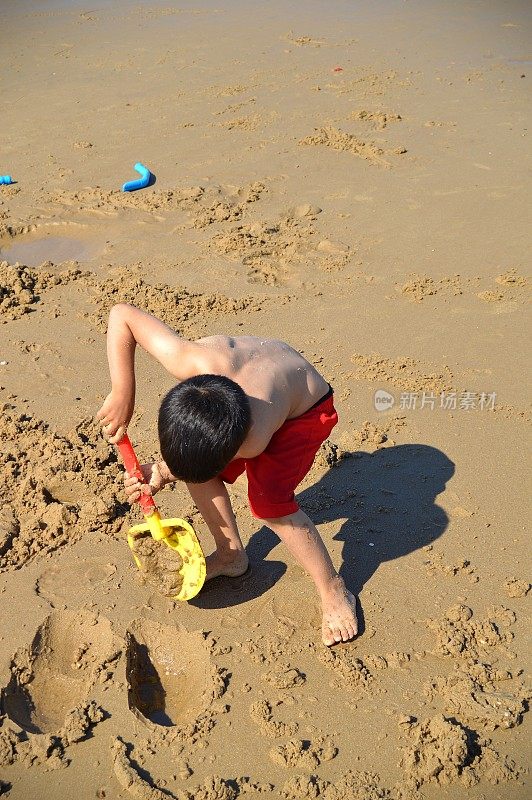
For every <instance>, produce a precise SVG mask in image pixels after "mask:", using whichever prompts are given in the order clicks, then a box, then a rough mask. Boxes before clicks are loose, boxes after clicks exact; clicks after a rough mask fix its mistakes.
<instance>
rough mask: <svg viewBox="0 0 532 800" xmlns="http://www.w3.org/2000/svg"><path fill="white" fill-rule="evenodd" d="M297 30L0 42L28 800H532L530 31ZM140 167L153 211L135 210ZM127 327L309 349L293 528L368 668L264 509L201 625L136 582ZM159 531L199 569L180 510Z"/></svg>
mask: <svg viewBox="0 0 532 800" xmlns="http://www.w3.org/2000/svg"><path fill="white" fill-rule="evenodd" d="M302 9H303V6H302V5H301V4H286V3H280V2H277V0H274V2H270V3H267V4H263V5H260V4H245V3H243V2H234V3H229V2H223V3H214V2H213V0H201V2H195V3H191V2H183V3H179V4H172V3H170V2H164V3H158V4H156V3H151V2H148V3H142V4H141V3H138V2H129V0H120V2H110V1H109V0H103V1H102V2H100V3H97V4H94V5H91V6H89V5H86V4H83V3H82V2H72V3H66V2H63V0H44V1H43V2H41V3H39V4H36V3H32V2H29V0H28V1H27V2H26V0H24V2H22V3H21V2H17V3H15V2H14V0H8V1H7V2H4V3H3V4H2V8H1V9H0V26H1V29H2V32H3V42H2V67H3V84H2V154H1V157H0V159H1V165H0V166H1V169H0V174H11V175H12V176H13V178H14V179H15V180H16V181H17V182H16V183H15V184H13V185H11V186H0V408H1V409H2V418H1V421H0V471H1V474H2V481H1V482H0V501H1V502H0V613H1V616H2V631H1V632H0V642H1V658H0V690H1V716H0V794H6V795H7V796H8V797H9V798H12V800H28V798H34V797H46V798H50V800H70V798H72V797H76V798H79V800H92V799H93V798H99V799H100V800H102V798H106V800H128V799H129V798H141V799H144V800H168V798H170V800H171V799H172V798H174V799H175V800H192V798H194V800H233V799H236V798H242V799H243V800H244V799H245V800H247V799H248V798H249V800H255V798H257V799H258V798H270V797H271V798H274V800H275V799H277V800H308V799H309V798H318V799H319V800H322V799H323V800H346V799H347V798H349V799H350V800H351V799H353V800H380V799H381V798H388V799H389V800H417V799H418V798H427V800H436V798H440V797H442V796H445V797H446V798H448V800H462V798H463V796H464V794H466V795H467V797H471V798H472V799H473V800H499V798H503V797H504V798H505V799H506V798H508V800H525V798H528V797H529V796H530V792H531V788H530V778H529V775H528V766H529V763H530V746H529V742H530V740H531V736H530V730H529V726H530V721H529V713H528V708H529V702H530V696H531V691H530V682H529V679H528V678H527V673H526V669H527V663H529V658H530V648H529V644H528V642H529V639H527V635H526V633H527V625H528V624H529V618H530V612H529V607H530V598H531V597H532V592H531V591H530V589H531V583H530V580H531V578H530V575H531V570H530V566H531V565H530V556H529V545H528V537H527V520H528V516H529V512H530V506H529V504H527V497H528V493H527V489H528V486H527V475H528V470H529V459H528V456H527V453H528V451H529V449H527V445H528V444H529V430H530V406H529V402H528V395H527V388H528V385H527V376H528V374H529V363H528V361H527V358H526V356H527V353H528V351H529V345H528V342H529V340H530V336H529V329H530V323H529V314H527V312H528V305H529V301H530V266H529V264H528V263H527V256H528V252H529V249H530V244H529V242H528V241H527V239H528V237H527V235H526V231H527V229H528V228H527V210H528V208H529V196H530V181H529V179H528V178H527V172H526V165H527V162H528V158H529V155H528V149H529V148H528V138H529V130H530V119H529V114H527V110H528V108H529V107H530V105H529V84H530V74H529V73H530V56H529V55H527V54H528V53H529V50H530V47H529V43H530V31H531V27H532V18H531V13H530V9H529V8H528V5H527V4H526V3H524V2H519V0H515V2H511V3H505V4H502V3H489V2H487V0H479V2H476V3H463V2H455V1H454V0H451V1H450V2H445V3H444V2H443V0H429V2H420V0H409V2H402V0H401V2H400V1H399V0H382V2H379V3H369V2H368V3H356V4H355V3H341V2H332V3H327V4H323V3H319V2H317V0H311V1H310V2H307V3H305V4H304V13H303V10H302ZM138 160H140V161H142V162H144V163H145V164H146V165H147V166H148V167H149V168H150V169H151V171H152V172H153V174H154V176H155V183H154V184H153V185H152V186H150V187H149V188H147V189H145V190H142V191H139V192H136V193H131V194H127V193H123V192H121V191H120V189H121V186H122V184H123V183H124V182H125V181H127V180H131V179H133V178H134V177H135V173H134V170H133V165H134V163H135V162H136V161H138ZM119 301H128V302H132V303H136V304H137V305H139V306H141V307H142V308H145V309H147V310H148V311H150V312H152V313H154V314H156V315H158V316H160V317H161V318H162V319H164V320H165V321H166V322H167V323H168V324H169V325H171V326H172V327H174V328H175V329H176V330H177V331H179V332H180V333H181V334H182V335H183V336H186V337H190V338H194V337H199V336H202V335H205V334H215V333H233V334H238V333H243V334H256V335H259V336H275V337H278V338H282V339H285V340H287V341H289V342H290V343H291V344H292V345H293V346H295V347H296V348H298V349H299V350H301V351H302V352H303V353H304V354H305V356H306V357H307V358H308V359H309V360H310V361H312V362H313V363H315V364H316V366H317V367H318V368H319V369H320V370H321V371H322V372H323V374H324V375H325V377H326V378H327V380H329V381H330V382H331V384H332V385H333V386H334V388H335V396H336V404H337V407H338V411H339V414H340V422H339V425H338V426H337V428H336V429H335V430H334V432H333V434H332V437H331V440H330V441H329V442H327V443H326V444H325V445H324V446H323V447H322V449H321V450H320V452H319V454H318V456H317V458H316V461H315V463H314V466H313V468H312V470H311V472H310V474H309V475H308V476H307V478H306V479H305V481H304V483H303V484H302V486H301V493H300V495H299V498H300V502H301V505H302V507H303V508H304V509H305V510H306V511H307V512H308V513H309V514H310V515H311V516H312V518H313V519H314V520H315V522H316V524H317V525H318V527H319V529H320V531H321V533H322V535H323V537H324V539H325V541H326V543H327V546H328V548H329V550H330V552H331V554H332V557H333V560H334V562H335V564H336V565H337V566H338V567H339V568H340V570H341V573H342V575H343V576H344V578H345V580H346V582H347V584H348V586H349V588H350V589H351V590H352V591H353V592H356V593H358V594H359V601H360V609H359V616H360V636H359V637H358V639H357V640H356V641H355V642H353V643H350V644H346V645H341V646H338V647H336V648H334V649H331V650H329V649H327V648H325V647H324V646H323V645H322V644H321V641H320V635H319V626H320V611H319V603H318V600H317V597H316V596H315V593H314V591H313V589H312V586H311V584H310V581H309V579H308V578H307V577H306V576H305V575H304V574H303V572H302V570H301V569H300V567H299V566H298V565H297V564H296V563H294V561H293V560H292V559H291V557H290V555H289V554H288V553H287V552H286V550H285V549H284V548H283V547H282V546H280V545H279V542H278V540H277V539H276V537H275V536H273V534H271V533H269V532H268V530H267V529H266V528H262V527H260V526H259V525H258V524H257V522H256V521H255V520H253V518H252V517H251V515H250V513H249V510H248V508H247V500H246V486H245V481H244V480H243V479H239V481H237V483H236V484H235V485H234V487H233V488H232V498H233V501H234V507H235V511H236V514H237V518H238V521H239V525H240V529H241V532H242V537H243V539H244V542H245V543H246V547H247V550H248V554H249V558H250V562H251V564H252V571H251V573H249V574H246V575H245V576H242V577H241V578H238V579H234V580H225V579H223V578H219V579H216V580H215V581H214V582H213V583H212V584H210V585H207V586H205V588H204V590H203V591H202V592H201V594H200V595H199V596H198V597H197V598H195V599H194V600H193V601H191V602H190V603H178V602H175V601H173V600H172V599H171V598H168V597H166V596H164V594H165V591H166V593H168V591H169V589H171V588H172V586H173V584H172V575H173V572H172V563H173V562H172V563H170V564H166V565H163V572H164V570H165V569H166V573H165V575H163V583H164V582H166V583H167V584H168V585H167V586H166V589H165V586H164V585H161V580H160V578H159V572H160V571H159V560H158V559H157V558H155V560H152V559H149V561H150V564H151V566H154V565H155V566H154V570H151V567H150V570H149V574H148V573H147V572H146V571H144V572H141V571H140V570H138V569H137V568H136V567H135V565H134V562H133V559H132V554H131V552H130V549H129V547H128V545H127V540H126V532H127V530H128V528H129V527H130V526H131V525H133V524H136V523H139V522H142V515H141V514H140V512H139V509H137V508H132V509H131V508H129V507H128V505H127V504H126V503H125V502H124V495H123V492H122V489H121V474H122V468H121V465H120V462H119V459H118V456H117V454H116V452H115V451H114V449H113V448H112V447H110V446H109V445H108V444H107V443H106V442H105V441H104V439H103V438H102V437H101V434H100V431H99V427H98V425H97V424H96V423H95V422H94V414H95V412H96V410H97V409H98V408H99V406H100V405H101V402H102V400H103V398H104V397H105V396H106V394H107V392H108V388H109V382H108V373H107V364H106V356H105V326H106V319H107V314H108V311H109V308H110V307H111V306H112V305H113V304H114V303H116V302H119ZM137 377H138V386H137V391H138V396H137V407H136V411H135V416H134V418H133V421H132V424H131V428H130V435H131V438H132V440H133V442H134V443H135V446H136V448H137V449H138V453H139V456H140V457H141V460H148V459H150V458H153V457H154V456H156V455H157V441H156V414H157V408H158V402H159V400H160V398H161V397H162V395H163V394H164V393H165V392H166V391H167V389H168V388H169V387H170V386H171V378H170V377H169V376H167V375H166V374H165V373H164V372H163V371H162V370H161V369H160V368H159V367H158V366H157V365H156V364H154V363H153V362H151V361H150V359H149V358H147V357H145V355H143V354H142V353H139V354H138V358H137ZM159 498H160V506H161V513H162V515H163V517H182V518H186V519H189V520H190V521H191V522H192V523H193V525H194V527H195V529H196V530H197V532H198V535H199V537H200V539H201V541H202V544H203V547H204V549H205V551H206V552H207V553H209V552H210V551H211V550H212V541H211V540H210V539H209V536H208V534H207V532H206V529H205V525H204V523H203V522H202V520H201V519H200V517H199V515H198V514H197V511H196V509H195V508H194V505H193V503H192V502H191V500H190V498H189V497H188V496H187V494H186V491H185V490H184V488H183V487H181V486H179V485H177V486H176V487H175V488H173V489H167V490H165V491H164V492H162V493H161V494H160V495H159V496H158V499H159ZM145 544H146V542H143V543H142V542H141V543H140V546H141V549H142V548H143V546H144V545H145ZM148 544H149V541H148ZM162 554H163V555H164V556H165V557H166V556H171V555H172V554H171V553H170V552H166V550H164V551H162ZM141 555H142V554H141ZM163 560H164V559H163ZM168 568H169V569H168ZM146 577H148V580H145V578H146ZM143 578H144V579H143ZM161 590H162V591H161Z"/></svg>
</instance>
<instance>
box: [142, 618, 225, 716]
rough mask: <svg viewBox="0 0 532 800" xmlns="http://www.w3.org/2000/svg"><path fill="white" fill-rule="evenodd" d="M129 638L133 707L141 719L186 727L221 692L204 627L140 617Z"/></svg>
mask: <svg viewBox="0 0 532 800" xmlns="http://www.w3.org/2000/svg"><path fill="white" fill-rule="evenodd" d="M126 641H127V665H126V675H127V682H128V702H129V708H130V709H131V711H132V712H133V713H134V714H135V716H137V717H138V718H139V719H140V720H141V721H143V722H145V723H146V722H148V723H153V724H154V725H157V726H159V725H162V726H164V727H167V728H168V727H172V726H178V725H186V724H188V723H190V722H192V721H193V720H194V719H196V717H197V716H198V715H199V714H201V713H202V712H204V711H206V709H207V708H208V706H209V705H210V703H211V701H212V700H213V698H214V697H215V696H217V694H219V693H218V692H217V690H216V675H217V673H216V670H215V669H213V665H212V663H211V660H210V653H209V648H208V645H207V643H206V642H205V639H204V637H203V636H202V634H201V633H200V632H199V631H194V632H191V633H189V632H188V631H185V630H178V629H177V628H175V627H171V626H168V625H161V624H159V623H156V622H150V621H148V620H135V622H133V624H132V625H131V628H130V630H129V632H128V633H127V635H126Z"/></svg>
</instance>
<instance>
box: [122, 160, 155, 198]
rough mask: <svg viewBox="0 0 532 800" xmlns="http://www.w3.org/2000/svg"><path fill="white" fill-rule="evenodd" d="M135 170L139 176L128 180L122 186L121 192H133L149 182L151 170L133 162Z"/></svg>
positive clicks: (144, 186)
mask: <svg viewBox="0 0 532 800" xmlns="http://www.w3.org/2000/svg"><path fill="white" fill-rule="evenodd" d="M135 171H136V172H138V173H139V175H140V178H139V179H138V180H137V181H128V182H127V183H124V185H123V186H122V191H123V192H134V191H135V190H136V189H145V188H146V186H147V185H148V184H149V182H150V178H151V172H150V171H149V169H148V168H147V167H145V166H144V164H141V163H140V162H137V163H136V164H135Z"/></svg>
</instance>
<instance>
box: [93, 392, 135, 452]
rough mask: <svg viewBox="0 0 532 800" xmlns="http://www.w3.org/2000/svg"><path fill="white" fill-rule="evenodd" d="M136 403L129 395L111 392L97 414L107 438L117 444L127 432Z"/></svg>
mask: <svg viewBox="0 0 532 800" xmlns="http://www.w3.org/2000/svg"><path fill="white" fill-rule="evenodd" d="M133 408H134V401H133V400H132V399H131V397H129V396H128V395H125V394H124V395H120V394H118V393H117V392H113V391H111V392H110V393H109V394H108V395H107V397H106V398H105V400H104V402H103V405H102V407H101V408H100V410H99V411H98V413H97V414H96V417H97V418H98V419H99V420H100V421H101V423H102V428H103V432H104V434H105V436H106V437H107V439H108V440H109V441H110V442H111V444H116V443H117V442H119V441H120V439H121V438H122V437H123V435H124V434H125V432H126V430H127V426H128V425H129V423H130V422H131V417H132V416H133Z"/></svg>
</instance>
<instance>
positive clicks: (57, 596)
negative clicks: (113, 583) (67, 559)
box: [35, 559, 116, 606]
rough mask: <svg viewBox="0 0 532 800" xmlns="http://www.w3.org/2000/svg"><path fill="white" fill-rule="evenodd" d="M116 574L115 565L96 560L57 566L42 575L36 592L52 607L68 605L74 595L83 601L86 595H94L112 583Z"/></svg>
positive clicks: (37, 583)
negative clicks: (96, 591) (108, 583)
mask: <svg viewBox="0 0 532 800" xmlns="http://www.w3.org/2000/svg"><path fill="white" fill-rule="evenodd" d="M115 573H116V566H115V565H114V564H110V563H106V562H102V561H98V560H96V559H92V560H88V561H87V560H83V561H80V562H79V563H76V562H74V563H70V564H61V565H55V566H53V567H49V568H48V569H46V570H44V572H43V573H42V575H40V577H39V578H38V579H37V582H36V584H35V591H36V592H37V594H38V595H40V596H41V597H44V598H45V599H46V600H48V602H49V603H51V604H52V606H53V605H55V604H61V603H66V602H67V601H68V600H70V599H72V597H73V596H74V595H75V596H76V597H77V598H78V600H80V601H83V600H85V599H86V598H85V595H92V594H93V592H94V589H95V588H96V587H97V586H100V585H101V584H103V583H106V582H107V581H110V580H111V578H112V577H113V575H114V574H115Z"/></svg>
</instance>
